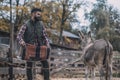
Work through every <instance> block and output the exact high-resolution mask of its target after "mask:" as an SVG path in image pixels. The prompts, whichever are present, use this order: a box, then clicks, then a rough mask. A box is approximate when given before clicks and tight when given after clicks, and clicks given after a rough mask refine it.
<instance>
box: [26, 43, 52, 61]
mask: <svg viewBox="0 0 120 80" xmlns="http://www.w3.org/2000/svg"><path fill="white" fill-rule="evenodd" d="M38 47H39V48H38ZM38 47H37V46H35V45H32V44H26V51H25V60H36V59H37V60H46V59H48V57H49V53H50V48H48V47H47V46H45V45H43V46H38ZM37 49H39V50H37Z"/></svg>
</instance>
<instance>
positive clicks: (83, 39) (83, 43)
mask: <svg viewBox="0 0 120 80" xmlns="http://www.w3.org/2000/svg"><path fill="white" fill-rule="evenodd" d="M78 33H79V37H80V40H81V43H80V44H81V48H82V49H83V48H84V47H85V46H87V45H88V44H90V43H91V42H92V38H91V32H90V31H89V32H88V33H87V34H86V35H84V34H83V33H82V32H81V31H78Z"/></svg>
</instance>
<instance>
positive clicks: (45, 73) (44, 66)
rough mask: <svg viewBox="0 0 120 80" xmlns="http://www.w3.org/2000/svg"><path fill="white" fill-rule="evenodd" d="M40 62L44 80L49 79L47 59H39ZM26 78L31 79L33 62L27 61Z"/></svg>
mask: <svg viewBox="0 0 120 80" xmlns="http://www.w3.org/2000/svg"><path fill="white" fill-rule="evenodd" d="M41 64H42V70H41V71H42V74H43V76H44V80H50V79H49V76H50V72H49V63H48V61H47V60H44V61H41ZM27 67H28V68H27V79H28V80H33V76H32V74H33V72H32V67H33V62H27Z"/></svg>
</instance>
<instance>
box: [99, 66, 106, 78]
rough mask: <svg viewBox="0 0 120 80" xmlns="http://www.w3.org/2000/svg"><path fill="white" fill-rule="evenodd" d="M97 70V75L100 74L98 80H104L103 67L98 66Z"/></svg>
mask: <svg viewBox="0 0 120 80" xmlns="http://www.w3.org/2000/svg"><path fill="white" fill-rule="evenodd" d="M98 70H99V73H100V80H104V75H105V73H104V68H103V65H98Z"/></svg>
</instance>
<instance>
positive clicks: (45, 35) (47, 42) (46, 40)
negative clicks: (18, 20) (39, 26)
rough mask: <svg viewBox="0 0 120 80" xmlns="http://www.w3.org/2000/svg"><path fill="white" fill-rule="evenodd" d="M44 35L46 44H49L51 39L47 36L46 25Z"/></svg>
mask: <svg viewBox="0 0 120 80" xmlns="http://www.w3.org/2000/svg"><path fill="white" fill-rule="evenodd" d="M43 36H44V38H45V42H46V45H49V40H48V37H47V33H46V28H45V27H44V28H43Z"/></svg>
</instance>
